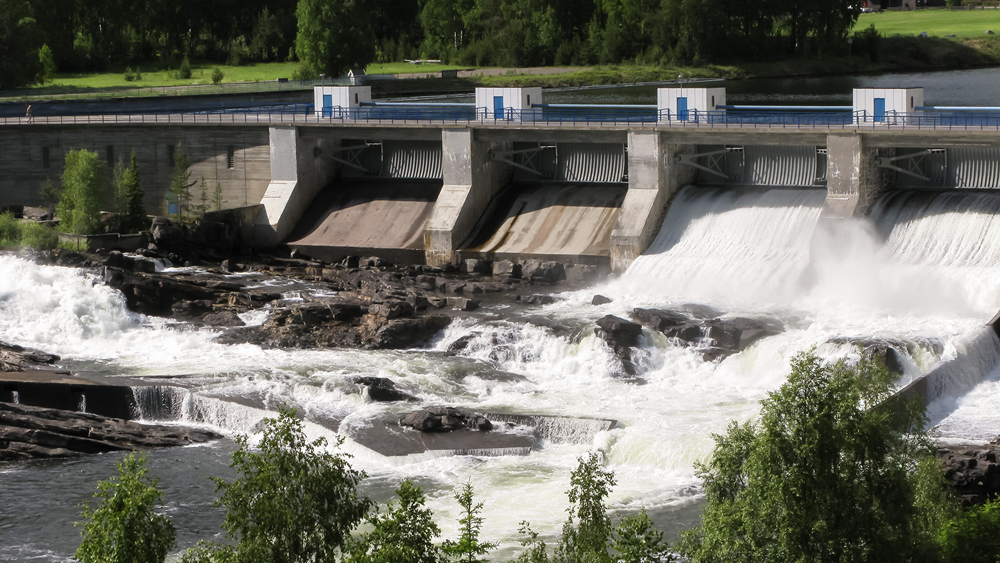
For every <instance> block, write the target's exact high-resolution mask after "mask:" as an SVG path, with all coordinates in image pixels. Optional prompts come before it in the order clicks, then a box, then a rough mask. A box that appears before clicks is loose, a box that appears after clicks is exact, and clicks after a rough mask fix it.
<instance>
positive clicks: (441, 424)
mask: <svg viewBox="0 0 1000 563" xmlns="http://www.w3.org/2000/svg"><path fill="white" fill-rule="evenodd" d="M399 425H400V426H405V427H408V428H413V429H414V430H419V431H421V432H451V431H453V430H459V429H462V428H465V429H469V430H478V431H480V432H488V431H490V430H492V429H493V423H491V422H490V421H489V420H488V419H487V418H486V417H484V416H482V415H477V414H472V413H466V412H462V411H460V410H458V409H456V408H452V407H430V408H427V409H423V410H419V411H416V412H411V413H409V414H406V415H404V416H403V417H401V418H400V419H399Z"/></svg>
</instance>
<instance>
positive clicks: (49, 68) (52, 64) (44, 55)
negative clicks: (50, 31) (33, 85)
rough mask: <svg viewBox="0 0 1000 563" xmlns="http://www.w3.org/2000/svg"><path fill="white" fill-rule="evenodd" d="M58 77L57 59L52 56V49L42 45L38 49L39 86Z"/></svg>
mask: <svg viewBox="0 0 1000 563" xmlns="http://www.w3.org/2000/svg"><path fill="white" fill-rule="evenodd" d="M55 77H56V58H55V55H53V54H52V49H50V48H49V46H48V45H42V47H41V48H40V49H38V79H37V82H38V83H39V84H45V83H46V82H52V79H53V78H55Z"/></svg>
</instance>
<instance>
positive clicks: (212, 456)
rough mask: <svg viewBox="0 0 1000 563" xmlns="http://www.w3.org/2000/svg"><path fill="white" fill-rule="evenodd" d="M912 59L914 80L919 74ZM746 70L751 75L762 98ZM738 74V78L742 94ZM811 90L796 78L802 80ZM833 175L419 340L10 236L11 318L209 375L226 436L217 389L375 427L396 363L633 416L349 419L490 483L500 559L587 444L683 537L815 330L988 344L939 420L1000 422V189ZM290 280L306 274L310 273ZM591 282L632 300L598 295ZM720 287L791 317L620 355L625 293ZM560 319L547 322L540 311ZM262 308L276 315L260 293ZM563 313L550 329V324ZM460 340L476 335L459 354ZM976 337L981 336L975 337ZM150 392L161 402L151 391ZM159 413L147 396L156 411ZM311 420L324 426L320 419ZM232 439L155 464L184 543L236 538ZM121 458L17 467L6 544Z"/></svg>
mask: <svg viewBox="0 0 1000 563" xmlns="http://www.w3.org/2000/svg"><path fill="white" fill-rule="evenodd" d="M997 72H998V71H995V70H992V69H990V70H986V71H960V72H951V73H925V74H921V75H890V76H873V77H854V78H826V79H796V80H794V81H781V80H770V81H752V82H751V81H748V82H739V83H729V84H727V85H726V87H727V88H728V89H729V92H730V102H732V103H775V104H779V103H780V104H799V103H802V104H806V103H817V104H831V103H838V104H839V103H847V102H848V101H849V95H850V88H852V87H855V86H875V85H878V86H910V85H919V86H924V87H925V88H926V91H925V92H926V99H927V101H928V103H939V104H944V103H947V104H949V105H952V104H953V105H990V104H993V103H995V102H994V100H993V99H992V97H993V92H995V91H997V90H996V87H995V81H997V80H998V76H1000V75H998V74H997ZM904 80H906V81H911V80H912V82H903V81H904ZM749 92H753V94H752V96H751V94H749ZM741 96H742V97H741ZM796 96H797V97H796ZM654 98H655V87H628V88H612V89H602V90H578V91H570V92H562V93H552V94H551V95H547V98H546V100H547V101H550V102H564V103H582V102H583V101H595V103H596V102H599V103H643V104H647V103H653V102H654V101H655V99H654ZM824 197H825V190H823V189H822V188H815V189H808V188H803V189H761V188H757V189H741V188H718V187H688V188H685V189H683V190H681V191H680V192H679V193H678V194H677V196H676V197H675V198H674V201H673V204H672V205H671V207H670V208H669V210H668V212H667V215H666V217H665V219H664V223H663V227H662V228H661V229H660V232H659V234H658V236H657V238H656V240H655V241H654V243H653V244H652V246H651V247H650V249H649V250H648V251H647V252H646V253H645V254H644V255H643V256H641V257H640V258H639V259H637V260H636V261H635V262H634V263H633V265H632V266H631V267H630V268H629V269H628V271H626V272H625V273H624V274H623V275H622V276H620V277H619V278H618V279H615V280H612V281H609V282H607V283H605V284H602V285H600V286H597V287H593V288H588V289H586V290H583V291H578V292H564V293H557V294H556V297H557V298H558V300H557V301H556V302H555V303H553V304H550V305H546V306H543V307H535V308H530V309H529V308H526V307H523V306H521V305H519V304H512V303H508V302H494V303H492V304H486V306H485V307H484V308H483V309H482V310H481V311H480V312H479V314H477V315H476V316H475V317H471V318H467V319H463V320H460V321H457V322H454V323H452V325H451V326H449V327H448V328H447V329H445V330H444V331H442V332H441V333H440V334H439V335H438V336H437V338H436V339H435V340H434V341H433V342H431V343H430V344H429V345H428V346H427V347H425V348H421V349H414V350H406V351H354V350H265V349H261V348H260V347H257V346H254V345H247V344H243V345H223V344H220V343H218V342H216V341H215V340H214V337H215V336H216V334H217V333H216V331H215V330H211V329H205V328H199V327H193V326H188V325H186V324H183V323H174V322H167V321H164V320H163V319H157V318H153V317H145V316H141V315H137V314H134V313H131V312H129V311H128V310H127V309H126V308H125V305H124V299H123V298H122V296H121V295H119V294H117V293H116V292H115V291H113V290H111V289H109V288H107V287H105V286H103V285H100V284H94V283H93V277H94V276H93V274H92V273H88V272H84V271H78V270H73V269H68V268H55V267H47V266H38V265H36V264H33V263H31V262H28V261H26V260H24V259H21V258H17V257H13V256H0V340H3V341H5V342H12V343H17V344H21V345H25V346H31V347H36V348H40V349H43V350H46V351H49V352H52V353H56V354H60V355H61V356H63V358H64V362H63V365H65V366H66V367H67V368H68V369H72V370H74V371H78V372H80V373H82V374H87V373H93V374H111V375H122V376H130V377H142V376H152V375H178V376H180V375H184V376H193V377H196V378H197V379H198V380H199V381H203V382H205V384H204V385H202V386H201V387H196V388H195V389H194V390H193V391H192V392H191V394H192V398H194V399H202V400H203V402H204V404H205V405H208V406H209V407H210V408H211V409H213V412H212V420H213V421H214V423H213V425H214V428H215V429H217V430H220V431H222V432H223V433H225V434H227V435H230V436H232V435H234V434H235V433H241V432H243V433H245V432H252V431H253V429H254V424H255V422H256V419H254V418H252V417H248V416H247V412H246V409H243V408H242V407H240V406H239V405H238V404H237V403H233V402H227V401H224V400H216V399H218V397H226V396H234V397H240V396H247V395H253V396H255V397H261V398H262V399H263V402H264V404H266V405H270V406H274V405H277V404H280V403H283V402H289V403H293V404H296V405H299V406H300V407H301V408H303V409H307V410H309V411H310V412H313V413H316V414H318V415H325V416H329V417H332V418H337V419H343V423H342V428H347V429H350V428H359V427H363V426H364V425H366V424H370V422H371V421H372V420H374V419H376V418H378V417H387V416H393V415H396V414H397V413H401V412H404V411H406V410H409V409H410V408H412V407H410V406H406V405H393V404H385V403H372V402H369V401H367V400H366V398H365V397H364V396H363V395H361V394H360V393H358V390H357V387H356V386H355V385H354V384H353V383H352V381H351V380H352V379H353V378H354V377H356V376H358V375H366V376H378V377H387V378H390V379H392V380H393V381H394V382H395V383H396V385H397V386H398V387H399V388H401V389H402V390H404V391H406V392H407V393H411V394H413V395H416V396H417V397H418V398H419V399H420V400H421V404H423V405H440V404H448V405H454V406H459V407H464V408H467V409H470V410H479V411H490V412H518V413H534V414H546V415H557V416H563V417H598V418H610V419H615V420H617V421H618V426H617V427H616V428H614V429H613V430H610V431H598V432H594V431H591V430H589V429H588V427H587V426H586V425H584V424H581V425H579V426H576V427H574V426H572V425H567V426H566V427H564V428H562V429H561V430H560V431H558V432H553V433H552V434H550V435H549V436H548V437H547V438H546V439H544V440H542V441H540V442H539V443H538V444H537V445H536V446H535V448H533V450H532V451H531V452H530V453H529V454H528V455H526V456H512V455H505V456H495V457H488V456H442V457H435V456H414V457H410V458H405V457H403V458H392V457H386V456H382V455H379V454H377V453H375V452H373V451H371V450H368V449H366V448H364V447H363V446H361V445H360V444H357V443H354V442H352V441H351V440H348V441H347V442H346V443H345V445H344V448H345V450H346V451H348V452H349V453H351V454H352V455H353V456H354V458H353V460H352V463H353V464H354V466H355V467H357V468H360V469H364V470H365V471H367V472H368V474H369V476H370V478H369V479H368V481H367V482H366V483H365V490H366V492H367V493H368V494H369V495H370V496H372V498H374V499H375V500H378V501H379V502H384V501H386V500H388V499H389V498H390V495H391V491H392V489H393V488H394V487H395V486H396V484H397V483H398V482H399V481H400V480H401V479H404V478H412V479H414V480H415V481H416V482H417V484H419V485H420V486H422V487H423V488H424V490H425V491H427V492H428V497H429V499H428V503H429V506H430V508H432V509H433V510H434V511H435V513H436V515H437V518H438V522H439V524H440V525H441V528H442V532H443V537H444V538H450V539H452V538H455V537H456V534H457V526H456V523H457V518H458V506H457V505H456V503H455V502H454V500H453V498H452V496H453V494H454V492H455V490H456V487H458V486H460V485H461V484H463V483H465V482H467V481H471V482H472V484H473V485H474V486H475V487H476V490H477V492H478V494H479V499H480V500H482V501H483V502H484V503H485V511H484V514H483V516H484V518H485V528H484V536H485V539H486V540H490V541H499V542H501V544H502V548H501V550H500V551H498V552H496V553H495V557H496V558H497V559H500V560H506V559H509V558H511V556H513V555H514V554H515V553H516V552H517V549H518V548H517V543H518V541H519V539H520V538H519V536H518V534H517V527H518V523H519V522H520V521H521V520H528V521H530V522H531V523H532V527H533V528H534V529H535V530H537V531H539V532H540V533H541V534H542V535H543V536H544V537H546V539H549V538H552V537H554V536H556V535H557V534H558V532H559V529H560V527H561V525H562V522H563V521H564V518H565V516H566V514H565V508H566V506H567V501H566V496H565V491H566V489H567V488H568V487H569V474H570V471H571V470H572V469H573V467H574V466H575V464H576V459H577V458H578V457H579V456H580V455H582V454H584V453H585V452H587V451H588V450H590V449H594V448H596V449H600V450H602V451H603V452H604V453H605V458H606V460H607V463H608V467H609V468H610V469H613V470H614V471H615V473H616V475H617V478H618V485H617V487H615V489H614V491H613V492H612V495H611V498H610V505H611V508H612V509H613V510H615V511H620V512H625V513H631V512H636V511H638V510H639V509H640V508H641V507H644V508H645V509H646V510H647V511H648V512H649V513H650V515H651V516H652V517H653V518H654V520H655V521H656V522H657V523H658V525H660V526H661V527H662V528H663V529H664V530H665V531H666V532H667V535H668V536H669V537H671V538H673V537H676V534H677V532H678V531H679V530H682V529H686V528H690V527H691V526H693V525H694V524H695V523H696V522H697V518H698V514H699V511H700V502H701V496H700V495H701V492H700V488H699V484H698V481H697V479H696V478H695V475H694V469H693V465H694V463H695V462H696V461H699V460H704V459H705V458H706V457H707V456H708V455H709V453H710V452H711V449H712V446H713V442H712V439H711V434H712V433H718V432H722V431H724V429H725V428H726V426H727V425H728V423H729V422H730V421H731V420H739V421H745V420H749V419H750V418H752V417H753V416H755V414H756V413H757V412H758V401H759V400H760V399H762V398H763V397H764V396H765V395H766V394H767V393H768V392H769V391H771V390H774V389H776V388H777V387H778V386H780V385H781V383H782V382H783V381H784V379H785V376H786V372H787V369H788V361H789V359H790V358H791V357H792V356H794V355H795V354H797V353H799V352H801V351H804V350H808V349H810V348H813V347H815V348H816V350H817V353H818V354H820V355H821V356H822V357H824V358H828V359H831V360H832V359H838V358H852V357H856V356H857V354H858V351H857V348H856V347H855V346H854V345H853V343H855V342H870V341H892V342H895V343H898V344H899V345H900V347H901V349H902V350H903V351H904V353H903V357H902V358H901V363H902V365H903V374H902V376H901V379H900V383H901V384H903V383H906V382H908V381H910V380H912V379H913V378H915V377H918V376H920V375H921V374H923V373H925V372H926V371H927V370H928V369H930V368H931V367H932V366H934V365H935V364H936V363H938V362H939V361H942V360H948V359H951V358H955V357H959V356H962V355H963V354H965V353H966V352H970V351H972V352H977V353H976V354H971V355H972V356H975V357H978V358H986V360H988V361H984V363H983V364H982V365H972V366H968V368H969V371H970V372H977V370H978V372H979V373H980V374H981V373H982V372H985V373H986V376H985V379H983V380H981V381H980V380H974V381H969V380H962V381H957V380H956V381H954V382H952V383H950V384H949V385H946V389H945V396H944V398H943V399H941V400H939V401H937V402H936V403H934V404H932V405H931V407H930V414H931V417H932V423H933V424H936V425H938V432H939V435H940V437H941V439H942V440H945V441H955V442H966V441H977V442H978V441H984V440H987V439H990V438H992V437H994V436H996V435H997V434H998V433H1000V410H998V409H997V408H996V405H997V404H1000V373H998V372H995V371H993V370H992V365H994V364H995V362H996V358H997V355H998V354H1000V341H997V340H996V339H995V338H991V339H986V340H983V339H976V338H974V335H976V334H978V331H979V330H980V327H981V326H982V325H983V324H984V323H985V322H986V321H988V320H989V319H990V318H991V317H992V316H993V315H994V314H995V313H996V312H997V310H998V309H1000V216H998V215H997V213H998V211H1000V194H996V195H994V194H992V193H983V192H973V193H956V192H952V193H944V194H937V193H933V194H928V193H917V192H899V193H897V194H894V195H892V196H890V197H887V198H884V199H883V200H881V201H880V202H879V204H878V205H876V207H875V209H874V210H873V212H872V215H871V219H870V220H865V221H846V222H845V224H843V225H841V226H840V227H838V228H837V229H836V230H827V227H825V226H820V223H819V215H820V210H821V208H822V205H823V201H824ZM261 283H266V284H268V285H269V286H270V287H271V288H272V290H273V291H284V292H286V299H288V300H296V299H308V298H309V296H310V295H311V292H315V293H321V292H322V291H324V288H322V287H318V286H317V287H305V288H303V287H301V286H300V285H294V284H293V283H292V282H291V281H290V280H287V279H283V278H280V277H270V278H268V279H266V280H262V281H261ZM293 287H294V290H293ZM595 293H600V294H602V295H606V296H609V297H611V298H612V299H614V301H613V303H611V304H608V305H604V306H595V305H592V304H591V298H592V297H593V295H594V294H595ZM691 304H697V305H702V306H709V307H711V308H713V309H714V310H716V311H718V315H720V316H722V317H723V318H729V317H737V316H742V317H752V318H761V319H768V320H769V321H774V322H776V323H778V324H780V325H781V326H782V327H783V330H782V331H781V332H780V333H779V334H777V335H775V336H770V337H767V338H764V339H762V340H760V341H758V342H756V343H755V344H753V345H752V346H750V347H749V348H748V349H747V350H745V351H743V352H741V353H738V354H735V355H733V356H730V357H728V358H725V359H723V360H720V361H715V362H710V361H709V362H707V361H705V360H704V359H703V357H702V356H701V355H700V354H699V353H697V352H696V351H695V350H693V349H691V348H687V347H683V346H680V345H678V343H677V342H673V341H670V340H669V339H667V338H665V337H663V336H662V335H660V334H651V333H648V332H644V334H643V336H642V337H641V338H642V340H641V346H640V347H639V349H638V350H637V352H636V353H635V355H634V357H633V358H634V360H635V362H636V364H637V366H638V371H639V373H638V376H637V378H627V377H622V373H621V370H620V364H618V363H617V362H616V360H615V357H614V355H613V353H612V351H611V350H610V349H609V348H608V346H607V345H606V344H605V343H604V342H603V341H602V340H600V339H598V338H597V337H596V336H595V335H594V333H593V330H592V329H593V327H594V326H595V325H594V321H595V320H596V319H598V318H600V317H602V316H604V315H606V314H615V315H619V316H627V314H628V312H629V311H631V310H632V309H633V308H635V307H656V308H671V307H674V308H683V307H685V306H688V305H691ZM539 319H541V320H542V321H544V322H540V320H539ZM244 320H246V321H247V322H249V323H260V322H262V321H263V319H262V318H261V317H260V315H249V316H247V318H245V319H244ZM554 324H555V325H559V326H561V327H565V328H566V330H559V331H555V330H553V329H552V328H550V327H551V326H553V325H554ZM460 338H467V339H469V341H470V342H469V345H468V346H467V347H466V348H465V349H464V350H463V351H462V352H461V354H460V355H458V356H450V355H447V354H446V351H447V350H448V347H449V345H450V344H452V343H454V342H455V341H457V340H458V339H460ZM970 348H977V349H976V350H970ZM147 414H148V413H147ZM150 418H151V417H150ZM310 432H311V433H312V435H313V436H318V435H323V434H324V433H326V434H327V435H328V434H329V433H328V432H325V431H324V430H323V429H321V428H319V427H310ZM232 450H233V443H232V442H231V441H230V440H221V441H219V442H217V443H213V444H208V445H201V446H196V447H187V448H177V449H171V450H160V451H157V452H154V453H153V455H152V456H151V459H150V463H149V467H150V469H151V472H152V473H153V474H154V475H157V476H159V477H161V478H162V486H163V488H164V489H165V490H166V491H167V499H166V500H167V504H166V507H165V510H166V512H167V513H169V514H170V515H171V516H172V517H173V518H174V521H175V524H176V526H177V529H178V532H179V537H178V539H179V546H178V547H179V548H180V549H183V548H186V547H189V546H191V545H193V544H194V543H195V542H196V541H197V540H198V539H220V536H219V533H220V531H219V525H220V524H221V522H222V514H221V513H220V512H219V511H217V510H214V509H211V508H210V505H211V499H212V498H213V492H212V489H213V487H212V484H211V483H210V482H209V481H208V480H207V479H206V477H207V476H210V475H212V476H221V477H231V476H232V473H231V471H230V470H229V469H228V467H227V466H228V456H229V454H230V453H231V452H232ZM117 460H118V456H114V455H101V456H93V457H88V458H81V459H77V460H70V461H45V462H30V463H12V464H6V465H0V560H10V561H25V560H35V561H69V560H70V559H71V557H72V554H73V552H74V551H75V549H76V547H77V546H78V545H79V535H78V534H79V530H78V529H76V528H74V527H73V522H74V521H77V520H78V519H79V514H80V507H79V503H80V502H83V501H85V500H87V499H88V498H89V497H90V496H91V494H92V493H93V490H94V487H95V486H96V483H97V481H98V480H101V479H106V478H108V477H109V476H111V475H112V474H113V472H114V465H115V463H116V461H117Z"/></svg>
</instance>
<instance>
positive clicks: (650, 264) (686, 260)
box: [621, 186, 826, 302]
mask: <svg viewBox="0 0 1000 563" xmlns="http://www.w3.org/2000/svg"><path fill="white" fill-rule="evenodd" d="M825 197H826V192H825V191H824V190H822V189H770V190H765V189H740V188H704V187H698V186H688V187H686V188H684V189H683V190H681V191H680V193H678V194H677V197H676V198H675V199H674V201H673V203H672V204H671V206H670V209H669V210H668V211H667V215H666V217H665V218H664V220H663V226H662V227H661V228H660V232H659V234H658V235H657V237H656V239H655V240H654V241H653V243H652V244H651V245H650V247H649V249H648V250H647V251H646V253H645V254H643V255H642V256H640V257H639V258H638V259H636V260H635V262H633V263H632V265H631V266H630V267H629V268H628V270H627V271H626V272H625V274H624V275H623V277H622V280H621V285H622V289H623V290H624V291H625V292H626V293H629V294H632V295H635V296H637V297H638V296H641V297H640V298H642V299H646V298H648V297H649V296H650V295H656V296H668V297H669V298H670V299H672V300H678V299H683V300H691V301H701V302H706V301H718V300H723V301H730V300H735V301H740V302H746V301H774V300H776V299H782V298H783V297H784V296H785V295H787V294H788V292H789V291H790V290H791V288H793V287H794V286H796V284H798V283H799V278H800V277H801V275H802V273H803V272H804V271H805V268H806V267H807V265H808V263H809V242H810V239H811V238H812V232H813V229H814V228H815V226H816V222H817V220H818V219H819V214H820V210H821V209H822V208H823V201H824V199H825Z"/></svg>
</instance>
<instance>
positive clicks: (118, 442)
mask: <svg viewBox="0 0 1000 563" xmlns="http://www.w3.org/2000/svg"><path fill="white" fill-rule="evenodd" d="M220 437H221V436H220V435H219V434H216V433H214V432H210V431H207V430H198V429H191V428H182V427H178V426H161V425H153V424H138V423H136V422H131V421H126V420H122V419H120V418H109V417H104V416H98V415H95V414H89V413H81V412H72V411H65V410H58V409H46V408H40V407H30V406H26V405H18V404H13V403H0V461H3V460H16V459H26V458H32V457H73V456H78V455H81V454H91V453H103V452H113V451H127V450H134V449H147V448H159V447H166V446H185V445H188V444H192V443H198V442H207V441H210V440H216V439H218V438H220Z"/></svg>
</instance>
